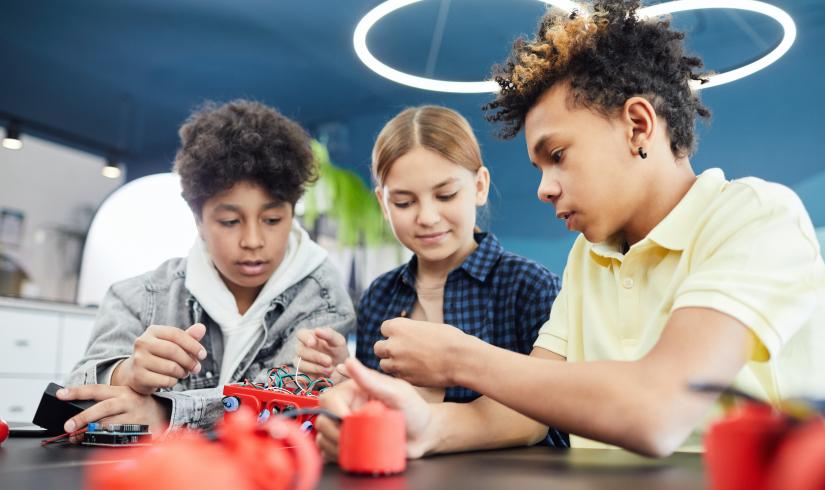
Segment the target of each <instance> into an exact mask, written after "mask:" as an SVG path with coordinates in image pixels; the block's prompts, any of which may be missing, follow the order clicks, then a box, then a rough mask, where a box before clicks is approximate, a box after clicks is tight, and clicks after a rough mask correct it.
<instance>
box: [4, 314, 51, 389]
mask: <svg viewBox="0 0 825 490" xmlns="http://www.w3.org/2000/svg"><path fill="white" fill-rule="evenodd" d="M59 327H60V314H59V313H54V312H41V311H28V310H15V309H5V310H0V373H34V374H46V375H49V376H53V375H54V374H55V373H56V372H57V353H58V350H57V342H58V335H59V329H60V328H59Z"/></svg>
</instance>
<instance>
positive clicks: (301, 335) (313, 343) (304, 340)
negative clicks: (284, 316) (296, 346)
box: [295, 329, 318, 349]
mask: <svg viewBox="0 0 825 490" xmlns="http://www.w3.org/2000/svg"><path fill="white" fill-rule="evenodd" d="M295 336H296V337H297V338H298V342H300V343H301V344H303V345H305V346H307V347H309V348H311V349H314V348H315V347H317V343H318V341H317V340H316V338H315V334H314V333H313V331H312V330H307V329H301V330H298V331H297V332H295Z"/></svg>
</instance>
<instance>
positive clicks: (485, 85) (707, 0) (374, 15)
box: [352, 0, 796, 93]
mask: <svg viewBox="0 0 825 490" xmlns="http://www.w3.org/2000/svg"><path fill="white" fill-rule="evenodd" d="M420 1H421V0H387V1H386V2H384V3H381V4H380V5H378V6H376V7H375V8H374V9H372V10H370V11H369V12H367V15H365V16H364V17H363V18H362V19H361V21H360V22H358V25H357V26H355V32H354V34H353V37H352V42H353V45H354V47H355V54H357V55H358V58H359V59H361V61H362V62H363V63H364V64H365V65H367V67H368V68H369V69H370V70H372V71H374V72H375V73H377V74H379V75H381V76H382V77H384V78H387V79H389V80H392V81H394V82H396V83H400V84H402V85H407V86H409V87H414V88H419V89H423V90H433V91H436V92H452V93H486V92H498V91H499V88H500V87H499V85H498V84H497V83H496V82H494V81H492V80H487V81H483V82H452V81H447V80H436V79H433V78H426V77H419V76H415V75H410V74H409V73H404V72H402V71H399V70H396V69H395V68H391V67H389V66H387V65H385V64H384V63H382V62H381V61H379V60H378V59H377V58H376V57H375V56H373V55H372V53H370V50H369V48H367V34H368V33H369V30H370V28H372V26H373V25H375V24H376V23H377V22H378V21H379V20H381V19H382V18H383V17H385V16H387V15H389V14H390V13H392V12H394V11H396V10H398V9H401V8H404V7H406V6H407V5H411V4H413V3H418V2H420ZM539 1H541V2H543V3H546V4H549V5H553V6H556V7H559V8H561V9H564V10H566V11H568V12H570V11H572V10H574V9H579V10H581V8H580V6H579V4H578V3H576V2H573V1H570V0H539ZM702 9H736V10H748V11H751V12H757V13H760V14H763V15H767V16H768V17H770V18H772V19H774V20H775V21H777V22H778V23H779V25H781V26H782V30H783V36H782V41H780V42H779V44H778V45H777V46H776V47H775V48H773V49H772V50H770V51H768V52H767V53H765V54H764V55H762V56H761V57H760V58H759V59H757V60H756V61H753V62H751V63H748V64H746V65H744V66H740V67H739V68H734V69H732V70H729V71H726V72H724V73H717V74H714V75H711V76H710V77H709V79H708V81H707V82H706V83H704V84H701V85H700V84H699V82H698V81H691V86H692V87H693V89H695V90H700V89H705V88H710V87H715V86H717V85H722V84H725V83H730V82H732V81H734V80H738V79H740V78H743V77H746V76H748V75H751V74H753V73H755V72H757V71H759V70H761V69H763V68H765V67H766V66H768V65H770V64H771V63H773V62H774V61H776V60H778V59H779V58H781V57H782V55H784V54H785V53H786V52H787V51H788V50H789V49H790V48H791V45H792V44H793V43H794V40H795V39H796V24H794V21H793V19H792V18H791V16H790V15H788V14H787V13H786V12H785V11H784V10H782V9H780V8H778V7H775V6H773V5H771V4H769V3H765V2H758V1H756V0H675V1H671V2H665V3H660V4H657V5H651V6H649V7H644V8H641V9H639V10H638V11H637V15H638V17H639V18H640V19H649V18H651V17H659V16H662V15H667V14H672V13H676V12H685V11H688V10H702Z"/></svg>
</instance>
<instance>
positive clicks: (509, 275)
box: [355, 233, 559, 403]
mask: <svg viewBox="0 0 825 490" xmlns="http://www.w3.org/2000/svg"><path fill="white" fill-rule="evenodd" d="M475 240H476V242H477V243H478V248H476V250H475V251H474V252H473V253H472V254H470V255H469V256H468V257H467V258H466V259H465V260H464V262H463V263H462V264H461V265H460V266H459V267H458V268H456V269H455V270H453V271H451V272H450V274H449V275H448V276H447V281H446V283H445V284H444V323H446V324H448V325H452V326H454V327H457V328H459V329H461V330H462V331H464V332H465V333H468V334H470V335H474V336H476V337H478V338H480V339H481V340H483V341H485V342H487V343H489V344H492V345H495V346H498V347H503V348H505V349H509V350H511V351H514V352H520V353H522V354H529V353H530V351H531V350H532V349H533V342H534V341H535V340H536V337H537V336H538V332H539V328H541V326H542V325H543V324H544V322H546V321H547V319H548V318H550V308H551V307H552V306H553V300H555V299H556V296H557V295H558V293H559V278H558V277H557V276H556V275H555V274H553V273H552V272H550V271H549V270H547V268H545V267H544V266H542V265H540V264H537V263H536V262H533V261H531V260H529V259H526V258H524V257H520V256H518V255H515V254H512V253H510V252H507V251H505V250H504V249H503V248H502V247H501V244H500V243H499V242H498V240H497V239H496V237H495V236H494V235H493V234H492V233H477V234H476V235H475ZM416 267H417V261H416V257H415V256H413V258H412V259H411V260H410V261H409V262H408V263H406V264H404V265H402V266H400V267H397V268H395V269H393V270H391V271H389V272H387V273H385V274H383V275H381V276H379V277H378V278H377V279H375V281H373V282H372V284H370V287H369V289H367V291H366V292H365V293H364V295H363V296H362V297H361V301H360V302H359V304H358V311H357V315H358V330H357V337H356V349H355V353H356V357H358V359H359V360H360V361H361V362H363V363H364V364H365V365H366V366H369V367H371V368H373V369H380V367H379V364H378V363H379V361H380V359H378V357H377V356H376V355H375V352H373V345H374V344H375V342H377V341H379V340H382V339H384V337H383V336H382V335H381V324H382V323H383V322H384V321H385V320H389V319H392V318H396V317H399V316H402V312H405V313H406V314H409V313H410V312H411V311H412V309H413V304H414V303H415V300H416V292H415V271H416ZM478 396H479V394H478V393H476V392H475V391H472V390H469V389H467V388H463V387H459V386H455V387H450V388H447V391H446V394H445V401H448V402H462V403H463V402H469V401H472V400H475V399H476V398H478Z"/></svg>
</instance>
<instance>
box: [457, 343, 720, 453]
mask: <svg viewBox="0 0 825 490" xmlns="http://www.w3.org/2000/svg"><path fill="white" fill-rule="evenodd" d="M479 344H483V343H479ZM472 351H473V352H474V354H473V355H466V354H465V355H460V356H456V358H458V359H461V360H462V362H460V363H458V368H457V370H456V373H455V375H456V376H457V379H456V380H455V381H456V382H457V384H459V385H462V386H466V387H468V388H470V389H473V390H475V391H478V392H479V393H483V394H486V395H489V396H490V397H491V398H494V399H495V400H497V401H499V402H501V403H502V404H504V405H506V406H508V407H510V408H511V409H514V410H516V411H518V412H520V413H523V414H525V415H526V416H529V417H531V418H533V419H535V420H538V421H540V422H542V423H544V424H547V425H549V426H553V427H558V428H559V429H561V430H564V431H566V432H570V433H574V434H578V435H581V436H583V437H587V438H591V439H596V440H600V441H603V442H606V443H609V444H614V445H617V446H621V447H624V448H627V449H630V450H633V451H637V452H640V453H643V454H651V455H659V454H662V453H667V452H670V451H672V450H673V449H674V448H675V447H677V446H678V445H679V443H681V441H682V440H684V438H685V437H687V435H688V434H689V433H690V431H691V429H692V428H693V426H694V424H695V422H696V421H698V419H699V417H700V416H701V414H702V413H703V412H704V410H705V408H706V404H705V403H703V400H698V401H697V400H696V398H695V397H691V396H690V393H689V392H688V391H687V381H685V382H684V383H673V382H672V379H673V376H672V375H668V376H662V373H657V372H655V371H653V370H650V369H648V368H647V367H646V366H645V364H644V362H642V361H636V362H622V361H603V362H581V363H568V362H555V361H549V360H545V359H538V358H535V357H528V356H524V355H520V354H516V353H513V352H510V351H507V350H504V349H499V348H496V347H493V346H490V345H489V344H483V345H476V346H474V347H473V348H472ZM527 381H529V386H530V387H531V388H530V389H527V384H528V383H527Z"/></svg>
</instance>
